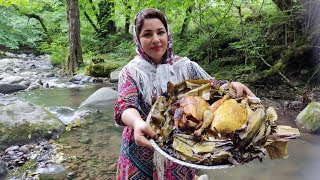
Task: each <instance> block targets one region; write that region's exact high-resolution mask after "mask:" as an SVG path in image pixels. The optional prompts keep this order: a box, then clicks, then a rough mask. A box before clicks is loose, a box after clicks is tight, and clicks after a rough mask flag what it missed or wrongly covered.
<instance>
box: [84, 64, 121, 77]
mask: <svg viewBox="0 0 320 180" xmlns="http://www.w3.org/2000/svg"><path fill="white" fill-rule="evenodd" d="M118 67H119V65H118V64H110V63H98V64H91V65H90V66H88V69H87V73H88V74H89V75H90V76H94V77H110V73H111V72H112V71H114V70H116V69H117V68H118Z"/></svg>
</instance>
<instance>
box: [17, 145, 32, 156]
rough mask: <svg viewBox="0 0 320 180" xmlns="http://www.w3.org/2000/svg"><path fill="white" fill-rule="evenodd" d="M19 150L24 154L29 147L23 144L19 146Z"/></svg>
mask: <svg viewBox="0 0 320 180" xmlns="http://www.w3.org/2000/svg"><path fill="white" fill-rule="evenodd" d="M19 151H20V152H23V153H25V154H26V153H28V152H29V151H30V147H29V146H28V145H23V146H21V147H20V148H19Z"/></svg>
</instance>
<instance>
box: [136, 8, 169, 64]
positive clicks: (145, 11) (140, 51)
mask: <svg viewBox="0 0 320 180" xmlns="http://www.w3.org/2000/svg"><path fill="white" fill-rule="evenodd" d="M150 10H153V11H157V12H158V13H160V14H161V15H162V16H163V17H164V19H165V21H166V22H167V19H166V17H165V15H164V14H163V13H162V12H161V11H159V10H158V9H151V8H148V9H143V10H141V11H140V12H138V13H137V14H136V17H135V19H134V27H133V39H134V42H135V45H136V52H137V54H138V55H139V56H140V57H141V58H142V59H144V60H146V61H148V62H150V63H151V64H153V65H156V64H155V63H154V61H152V60H151V58H150V57H149V56H148V55H147V54H146V53H145V52H144V50H143V49H142V46H141V43H140V41H139V34H137V33H138V32H137V22H138V20H141V19H142V18H145V16H146V15H147V14H148V11H150ZM166 24H167V25H164V26H167V27H165V28H166V30H167V35H168V46H167V51H166V53H165V58H164V61H163V63H165V64H166V63H170V62H171V61H172V60H173V59H174V54H173V48H172V35H171V32H170V29H169V26H168V23H166Z"/></svg>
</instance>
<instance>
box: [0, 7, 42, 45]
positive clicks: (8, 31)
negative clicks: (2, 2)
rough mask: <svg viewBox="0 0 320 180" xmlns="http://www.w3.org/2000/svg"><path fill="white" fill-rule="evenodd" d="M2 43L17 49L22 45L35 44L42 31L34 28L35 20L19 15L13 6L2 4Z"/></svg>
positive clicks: (40, 37) (0, 16)
mask: <svg viewBox="0 0 320 180" xmlns="http://www.w3.org/2000/svg"><path fill="white" fill-rule="evenodd" d="M0 11H1V13H0V45H3V46H5V47H8V48H11V49H17V48H18V47H19V46H21V45H28V46H31V47H32V46H35V42H37V41H39V40H41V39H42V33H41V32H40V31H39V30H38V29H36V28H34V25H35V22H34V21H33V20H28V18H26V17H20V16H18V15H17V14H16V13H15V12H14V10H13V9H12V8H6V7H1V6H0Z"/></svg>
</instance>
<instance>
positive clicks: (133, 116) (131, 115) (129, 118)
mask: <svg viewBox="0 0 320 180" xmlns="http://www.w3.org/2000/svg"><path fill="white" fill-rule="evenodd" d="M121 120H122V122H123V123H124V124H125V125H127V126H129V127H130V128H132V129H134V126H135V125H136V124H137V123H141V122H144V120H143V119H142V118H141V115H140V113H139V112H138V111H137V110H136V109H134V108H129V109H126V110H125V111H123V113H122V115H121Z"/></svg>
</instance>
